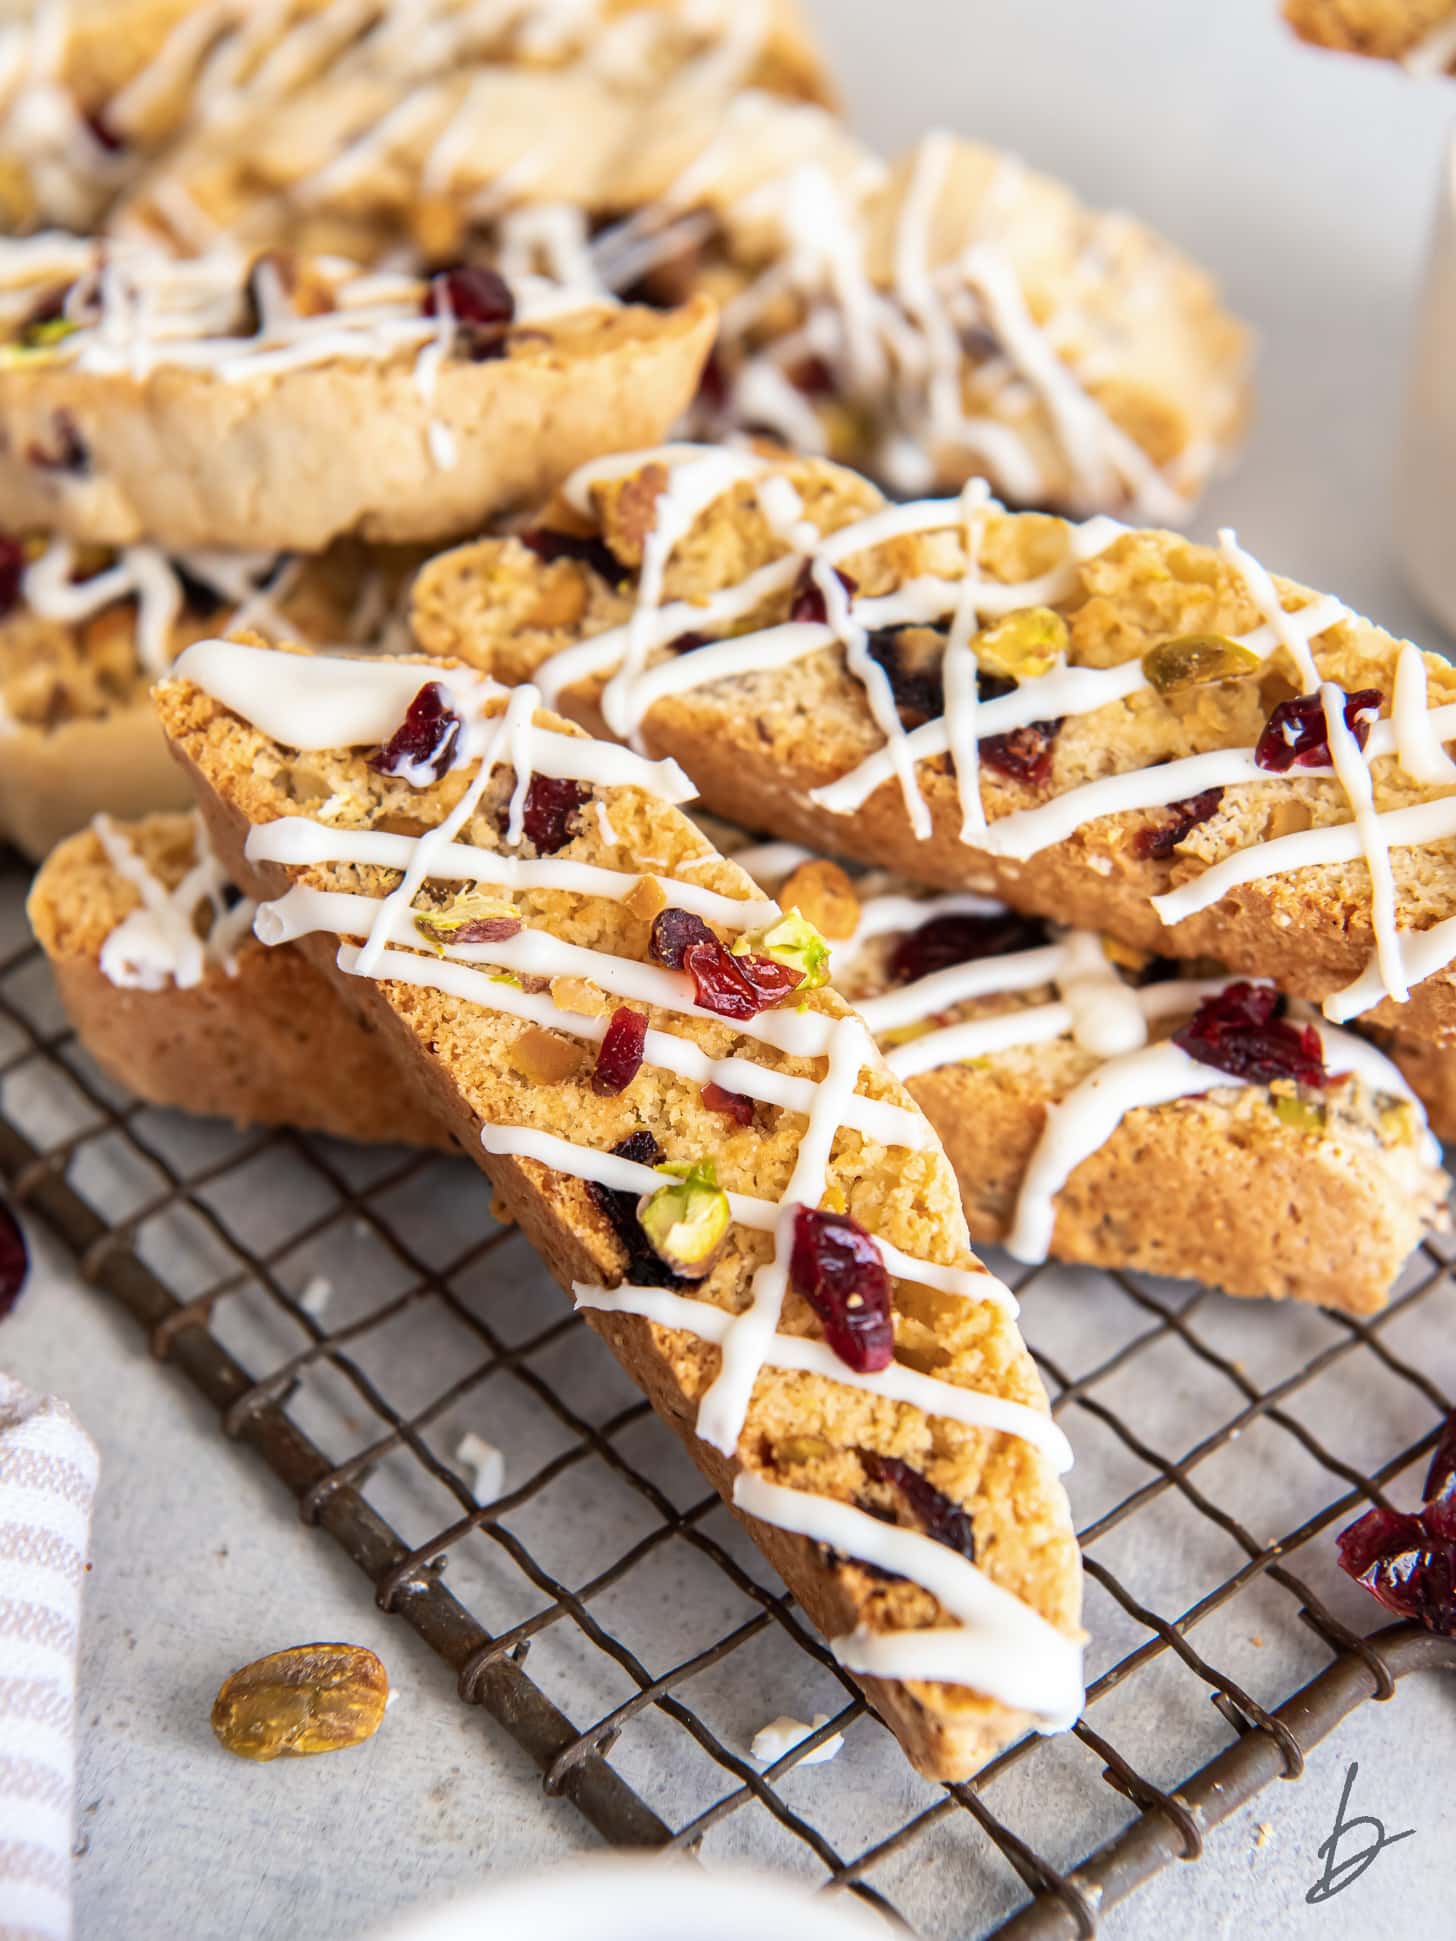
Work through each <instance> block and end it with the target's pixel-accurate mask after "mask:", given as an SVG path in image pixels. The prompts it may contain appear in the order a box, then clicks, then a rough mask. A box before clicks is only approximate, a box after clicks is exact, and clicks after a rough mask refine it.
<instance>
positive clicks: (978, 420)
mask: <svg viewBox="0 0 1456 1941" xmlns="http://www.w3.org/2000/svg"><path fill="white" fill-rule="evenodd" d="M742 139H743V140H744V141H745V142H746V143H751V142H752V140H753V127H752V117H751V116H748V115H745V117H744V128H743V137H742ZM731 161H732V151H731V148H730V146H729V145H728V143H727V142H726V140H724V139H721V138H720V140H719V142H718V143H717V144H716V146H715V150H714V153H713V155H711V156H706V157H704V158H703V159H702V160H701V161H700V162H699V163H698V164H697V165H696V167H695V168H694V169H693V171H692V173H691V181H690V184H689V185H687V188H688V189H690V191H691V192H690V193H688V192H686V191H685V190H684V189H680V190H678V191H677V192H676V193H675V197H674V201H675V205H676V213H677V217H678V220H677V223H676V224H675V225H673V226H668V225H666V224H660V225H659V229H660V237H659V241H658V253H659V256H660V259H661V262H660V267H659V268H658V269H657V270H656V272H655V274H656V277H657V287H658V289H659V291H660V292H661V293H662V294H663V295H666V294H668V293H671V292H673V291H681V290H683V289H691V288H698V289H704V288H705V289H708V290H711V292H712V294H713V295H714V297H715V298H716V299H717V301H718V303H719V305H720V306H721V310H722V319H721V323H720V328H719V334H718V342H717V347H716V350H715V355H714V364H713V374H712V382H711V384H709V385H707V386H705V387H704V390H703V392H702V393H700V396H699V402H698V406H697V407H696V410H695V414H694V419H693V426H694V431H695V434H696V435H700V436H703V437H704V438H706V439H709V440H713V439H716V438H719V437H721V436H723V435H724V434H725V433H727V432H731V431H737V430H742V429H744V428H745V427H747V428H752V429H766V430H769V431H772V432H775V433H777V434H778V435H779V436H780V437H782V438H783V439H784V441H785V443H786V444H788V445H789V446H791V447H797V448H798V449H799V450H801V451H804V452H811V453H820V454H827V455H828V456H830V457H832V458H835V459H839V460H842V461H844V462H845V463H848V464H852V465H856V466H858V467H860V468H861V469H862V470H864V471H866V472H868V473H869V474H870V475H871V476H872V477H874V478H876V479H879V480H880V481H881V482H882V483H884V484H885V485H886V487H887V489H889V490H890V491H892V492H893V493H895V494H896V495H897V496H905V495H908V494H911V493H921V492H926V491H932V490H934V491H952V490H956V489H958V488H959V487H960V486H961V485H963V484H964V482H965V481H966V479H967V478H968V477H971V476H972V475H978V476H980V477H983V478H985V479H987V480H989V482H990V484H991V487H992V489H993V490H994V491H995V492H997V493H999V494H1000V495H1001V496H1002V497H1003V498H1004V499H1006V500H1007V501H1008V502H1009V503H1014V504H1017V505H1024V506H1036V507H1041V508H1043V509H1055V510H1057V511H1061V512H1064V513H1066V514H1067V515H1068V516H1084V515H1086V514H1089V513H1093V512H1109V513H1116V514H1118V515H1119V516H1124V517H1129V518H1137V519H1139V520H1152V521H1156V522H1158V523H1160V524H1180V523H1182V521H1183V520H1184V519H1185V518H1186V517H1187V516H1188V514H1189V512H1190V510H1191V507H1192V502H1193V501H1194V499H1196V498H1197V496H1198V495H1199V493H1200V492H1201V491H1202V489H1203V487H1204V486H1205V485H1206V484H1207V482H1208V479H1209V476H1210V474H1211V473H1212V472H1213V471H1214V470H1215V469H1216V468H1217V467H1219V466H1220V465H1221V464H1224V463H1226V462H1227V461H1228V459H1229V458H1230V456H1231V453H1232V450H1233V447H1234V445H1235V443H1236V441H1237V439H1238V437H1239V435H1240V433H1241V430H1242V427H1243V422H1244V419H1245V416H1246V411H1247V401H1248V381H1249V363H1250V338H1249V333H1248V331H1247V330H1246V329H1245V328H1244V327H1243V325H1241V324H1240V323H1238V322H1236V321H1235V320H1234V319H1233V318H1232V317H1231V316H1230V315H1229V314H1228V312H1227V311H1226V310H1225V309H1224V308H1223V307H1222V305H1221V303H1220V302H1219V299H1218V293H1217V291H1216V289H1215V287H1214V284H1213V282H1212V280H1211V278H1210V277H1208V276H1207V275H1206V274H1205V272H1204V271H1203V270H1201V269H1200V268H1198V267H1197V265H1196V264H1194V263H1192V262H1190V261H1189V259H1188V258H1187V257H1185V256H1183V255H1182V254H1181V253H1180V252H1179V251H1177V250H1175V249H1174V248H1173V247H1172V245H1171V244H1169V243H1167V242H1165V241H1164V240H1163V239H1162V238H1161V237H1160V236H1157V235H1155V234H1154V233H1153V231H1152V230H1150V229H1148V228H1146V227H1145V226H1144V225H1142V224H1141V223H1138V222H1136V221H1134V220H1133V219H1132V218H1131V217H1129V216H1125V215H1108V214H1101V213H1098V212H1096V211H1094V210H1090V209H1087V208H1084V207H1083V206H1082V205H1081V204H1080V203H1079V202H1078V201H1077V199H1076V197H1075V196H1074V195H1073V194H1072V192H1071V191H1070V190H1069V189H1068V188H1066V187H1064V186H1063V184H1061V183H1060V182H1056V181H1054V180H1052V179H1051V178H1050V177H1048V176H1045V175H1039V174H1036V173H1035V172H1033V171H1031V170H1029V169H1027V168H1026V167H1025V166H1024V165H1023V164H1022V163H1021V162H1019V161H1017V160H1016V159H1015V158H1014V157H1011V156H1008V155H1004V154H999V153H997V152H996V151H995V150H993V149H990V148H986V147H983V146H981V145H979V144H977V143H975V142H969V141H964V140H959V139H957V138H956V137H954V136H952V135H949V134H945V133H937V134H932V135H928V136H926V137H925V138H924V139H923V140H922V141H921V142H920V143H919V144H918V145H917V146H916V147H915V148H914V149H913V150H911V152H910V153H909V154H907V155H905V156H903V157H901V158H900V159H899V160H898V161H897V162H895V164H894V165H893V166H892V167H890V168H889V169H888V170H885V169H883V168H870V167H865V168H863V169H861V171H860V172H859V174H858V176H857V177H856V178H854V179H852V180H846V179H845V178H844V177H843V174H842V172H841V174H840V175H839V176H838V177H836V176H835V175H834V174H832V173H831V172H830V170H829V169H827V168H826V167H824V166H823V165H822V164H819V163H816V162H814V161H812V160H811V161H809V162H807V163H803V164H800V165H798V166H795V167H792V168H785V169H783V170H782V171H781V172H780V174H779V176H778V178H777V179H776V180H774V181H771V182H768V183H762V184H757V185H751V186H750V190H749V193H748V194H747V195H746V196H740V197H738V198H737V199H735V200H733V201H730V202H728V205H727V207H726V208H724V207H722V204H723V201H724V199H725V198H724V197H723V194H722V190H721V188H720V187H719V185H718V184H717V182H716V181H715V170H721V169H726V168H727V167H728V165H729V164H730V163H731ZM715 201H716V203H717V204H718V206H717V207H716V208H715V207H714V203H715ZM698 207H706V209H707V210H708V212H709V213H710V214H711V215H712V217H713V218H714V220H713V222H712V225H711V227H708V228H707V229H706V233H705V234H702V235H700V236H699V237H698V238H697V239H695V240H694V241H693V242H692V246H691V247H690V248H689V247H688V242H687V238H688V236H689V235H690V234H691V231H690V229H689V225H690V224H691V223H692V222H693V220H694V210H695V208H698ZM697 220H698V222H699V224H700V226H701V225H702V224H703V223H704V221H705V220H706V219H705V218H704V217H702V216H699V217H698V218H697ZM643 227H644V225H643V223H642V221H641V220H640V219H634V221H633V223H632V224H631V225H630V226H629V229H630V231H631V232H633V240H634V241H635V248H634V249H633V250H632V251H631V252H630V253H628V252H626V251H624V255H625V256H626V260H627V261H628V262H630V263H631V264H632V265H633V267H634V269H635V270H636V271H637V273H638V274H639V275H640V274H642V270H641V268H640V265H642V264H643V263H644V262H650V261H651V253H650V245H651V242H652V237H651V234H650V232H649V235H648V237H647V238H646V240H645V241H644V239H643V238H642V235H641V231H642V229H643ZM596 247H597V250H598V252H599V254H600V255H601V256H602V257H603V259H604V260H610V259H611V252H612V249H613V237H612V233H611V232H610V231H608V232H607V233H606V234H605V235H604V236H602V237H601V238H600V239H599V241H598V243H597V245H596ZM649 274H651V272H649Z"/></svg>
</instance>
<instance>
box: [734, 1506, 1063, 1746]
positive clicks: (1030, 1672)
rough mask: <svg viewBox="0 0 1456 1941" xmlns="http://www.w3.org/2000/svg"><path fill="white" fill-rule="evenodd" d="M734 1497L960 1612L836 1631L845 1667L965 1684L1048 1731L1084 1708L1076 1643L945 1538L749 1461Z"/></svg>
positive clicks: (749, 1509)
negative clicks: (816, 1492) (950, 1625)
mask: <svg viewBox="0 0 1456 1941" xmlns="http://www.w3.org/2000/svg"><path fill="white" fill-rule="evenodd" d="M733 1501H734V1504H735V1505H736V1506H737V1507H738V1508H739V1509H741V1510H743V1511H745V1512H746V1513H747V1514H748V1515H749V1516H753V1517H757V1518H758V1519H759V1520H760V1522H763V1523H771V1524H773V1525H774V1526H775V1528H777V1529H780V1530H788V1531H791V1532H793V1533H794V1534H795V1535H797V1536H802V1537H807V1538H808V1539H809V1540H810V1541H811V1542H812V1543H821V1544H824V1545H826V1546H827V1547H828V1548H829V1549H831V1550H835V1551H838V1552H839V1553H840V1554H841V1555H842V1556H846V1557H853V1558H856V1559H857V1560H858V1561H859V1562H861V1563H867V1564H875V1565H877V1566H878V1567H879V1568H880V1569H882V1570H889V1571H893V1572H894V1573H895V1574H896V1575H897V1576H901V1577H908V1578H910V1579H911V1581H912V1582H914V1583H917V1584H920V1585H921V1586H922V1587H923V1588H924V1589H926V1590H928V1591H929V1592H930V1593H931V1595H932V1596H933V1597H934V1598H935V1599H936V1601H937V1602H938V1603H939V1604H941V1605H942V1606H943V1608H944V1609H945V1610H946V1611H947V1612H948V1613H949V1615H950V1616H951V1617H953V1618H954V1619H956V1620H957V1628H955V1629H954V1630H936V1631H906V1632H883V1633H876V1632H870V1631H866V1630H863V1629H861V1630H857V1631H854V1632H852V1633H850V1634H849V1636H847V1637H842V1638H835V1639H834V1640H832V1642H831V1646H830V1649H831V1650H832V1651H833V1652H834V1655H835V1657H836V1658H837V1659H838V1660H839V1662H840V1663H841V1664H842V1665H843V1666H844V1667H845V1669H846V1670H848V1671H858V1672H863V1673H866V1674H868V1675H870V1676H874V1677H879V1678H911V1679H921V1678H931V1679H937V1680H943V1681H945V1682H946V1683H951V1684H960V1685H968V1686H971V1687H972V1688H973V1689H974V1690H976V1691H980V1692H985V1693H986V1694H987V1695H988V1696H989V1697H991V1698H994V1699H996V1700H998V1701H999V1702H1000V1703H1001V1704H1003V1705H1008V1706H1012V1707H1014V1708H1015V1709H1016V1710H1018V1711H1025V1712H1029V1713H1031V1714H1032V1716H1033V1717H1035V1718H1037V1719H1039V1720H1040V1721H1041V1722H1042V1729H1043V1730H1046V1731H1064V1730H1065V1729H1066V1728H1067V1727H1068V1726H1069V1725H1071V1724H1072V1723H1073V1722H1074V1720H1075V1719H1076V1718H1077V1716H1078V1714H1079V1713H1080V1712H1081V1709H1082V1704H1083V1690H1082V1648H1081V1646H1080V1645H1079V1644H1077V1643H1076V1642H1075V1641H1074V1640H1073V1639H1071V1638H1068V1637H1064V1636H1063V1634H1062V1633H1061V1632H1060V1631H1058V1630H1056V1628H1055V1627H1054V1626H1052V1625H1050V1624H1048V1622H1047V1621H1046V1619H1045V1618H1044V1617H1042V1616H1041V1614H1040V1613H1039V1612H1037V1611H1034V1610H1033V1609H1032V1608H1031V1606H1030V1605H1029V1604H1024V1603H1023V1602H1022V1601H1021V1599H1020V1598H1018V1597H1015V1596H1013V1594H1012V1593H1011V1592H1010V1591H1008V1590H1004V1589H1003V1588H1002V1587H1001V1586H1000V1585H999V1584H997V1583H995V1582H993V1581H992V1579H991V1578H989V1577H988V1576H987V1575H986V1573H985V1572H984V1571H982V1570H979V1569H978V1568H977V1567H976V1565H975V1564H973V1563H970V1562H968V1561H967V1560H966V1558H964V1557H962V1556H961V1555H960V1554H959V1552H957V1551H955V1550H952V1549H951V1548H950V1547H949V1546H948V1545H946V1544H943V1543H937V1542H936V1541H935V1539H934V1538H933V1537H927V1536H922V1535H921V1533H920V1532H919V1531H918V1530H907V1529H904V1528H901V1527H900V1526H898V1525H895V1524H889V1523H882V1522H881V1521H880V1519H879V1518H878V1517H873V1516H870V1515H869V1514H868V1513H867V1512H866V1511H864V1510H858V1509H855V1508H854V1507H853V1506H852V1505H851V1504H848V1503H836V1502H832V1501H831V1500H830V1499H829V1498H827V1497H823V1496H811V1495H809V1494H808V1493H807V1492H806V1491H804V1490H795V1489H784V1488H782V1487H781V1486H780V1485H779V1484H777V1483H768V1482H765V1481H764V1480H763V1479H762V1478H761V1477H759V1476H754V1475H750V1474H749V1473H748V1472H746V1471H744V1472H741V1473H740V1474H739V1475H738V1476H737V1477H735V1478H734V1483H733ZM912 1661H913V1662H912Z"/></svg>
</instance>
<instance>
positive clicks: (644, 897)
mask: <svg viewBox="0 0 1456 1941" xmlns="http://www.w3.org/2000/svg"><path fill="white" fill-rule="evenodd" d="M622 908H623V909H624V910H627V911H629V912H630V914H631V915H632V916H634V917H640V918H641V920H642V922H643V923H651V922H652V920H653V918H654V917H657V916H660V915H661V913H662V912H663V911H664V910H665V909H666V908H667V898H666V897H665V896H664V895H663V891H662V885H661V883H659V882H658V880H657V878H656V877H655V876H644V877H643V878H642V879H641V881H640V882H638V883H636V884H634V886H633V887H632V889H630V890H629V891H628V893H627V894H626V896H624V897H623V898H622Z"/></svg>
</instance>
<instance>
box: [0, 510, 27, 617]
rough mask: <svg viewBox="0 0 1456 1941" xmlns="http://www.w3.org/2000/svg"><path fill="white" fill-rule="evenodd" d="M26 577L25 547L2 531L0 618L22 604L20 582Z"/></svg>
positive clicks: (0, 542) (0, 549) (0, 544)
mask: <svg viewBox="0 0 1456 1941" xmlns="http://www.w3.org/2000/svg"><path fill="white" fill-rule="evenodd" d="M24 578H25V548H24V546H23V545H22V544H21V543H20V541H19V540H18V539H12V538H11V536H10V534H9V533H8V532H0V620H3V619H5V617H6V616H7V615H8V614H11V613H13V612H14V611H15V609H16V607H17V606H19V604H20V583H21V581H22V580H23V579H24Z"/></svg>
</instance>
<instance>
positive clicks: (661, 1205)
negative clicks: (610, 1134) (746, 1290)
mask: <svg viewBox="0 0 1456 1941" xmlns="http://www.w3.org/2000/svg"><path fill="white" fill-rule="evenodd" d="M657 1170H658V1172H659V1173H667V1174H670V1175H671V1176H672V1184H671V1185H670V1186H659V1187H658V1189H657V1191H656V1192H655V1193H645V1194H644V1195H643V1196H642V1198H641V1200H639V1201H638V1204H637V1220H638V1224H639V1225H640V1226H641V1228H642V1231H643V1233H644V1234H646V1236H647V1243H648V1245H649V1246H650V1247H651V1249H652V1251H653V1252H654V1253H655V1254H656V1255H657V1257H658V1259H659V1260H661V1261H664V1262H665V1263H666V1264H667V1265H668V1266H669V1267H671V1268H672V1270H673V1272H674V1273H676V1274H683V1275H685V1276H686V1277H687V1278H688V1279H689V1280H701V1279H702V1277H703V1276H704V1275H705V1274H706V1273H707V1272H708V1270H709V1269H710V1268H711V1267H712V1265H713V1262H714V1260H715V1259H716V1258H717V1256H718V1250H719V1248H720V1247H721V1246H722V1244H723V1241H724V1239H725V1237H726V1236H727V1232H728V1222H729V1213H728V1195H727V1194H726V1193H725V1192H724V1191H723V1189H722V1187H721V1186H720V1185H719V1184H718V1168H717V1167H716V1166H715V1165H714V1163H713V1161H712V1160H711V1159H699V1160H696V1161H694V1162H692V1163H691V1164H683V1163H681V1162H675V1163H669V1164H667V1165H663V1166H659V1167H658V1168H657Z"/></svg>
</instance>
